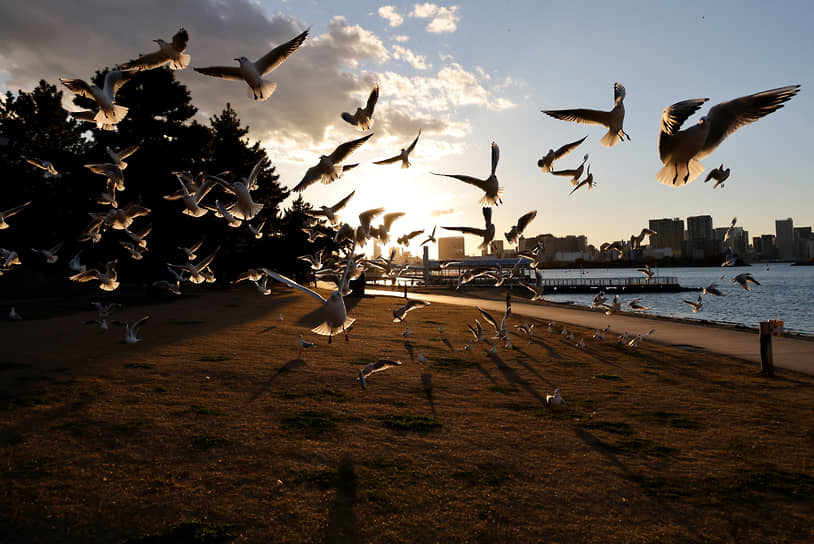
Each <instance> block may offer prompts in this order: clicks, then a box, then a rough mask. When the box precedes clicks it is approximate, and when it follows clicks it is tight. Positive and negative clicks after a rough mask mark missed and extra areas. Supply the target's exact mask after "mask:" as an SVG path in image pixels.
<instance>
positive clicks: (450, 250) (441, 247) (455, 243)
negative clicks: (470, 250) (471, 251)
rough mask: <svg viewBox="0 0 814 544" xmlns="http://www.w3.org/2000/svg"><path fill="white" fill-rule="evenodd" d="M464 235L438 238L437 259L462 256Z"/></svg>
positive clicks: (459, 257) (450, 258)
mask: <svg viewBox="0 0 814 544" xmlns="http://www.w3.org/2000/svg"><path fill="white" fill-rule="evenodd" d="M464 254H465V253H464V237H463V236H451V237H448V238H438V260H439V261H450V260H455V259H463V258H464Z"/></svg>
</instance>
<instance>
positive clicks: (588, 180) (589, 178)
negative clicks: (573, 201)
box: [568, 164, 596, 195]
mask: <svg viewBox="0 0 814 544" xmlns="http://www.w3.org/2000/svg"><path fill="white" fill-rule="evenodd" d="M586 185H587V186H588V190H589V191H590V190H591V189H593V188H594V185H596V182H595V181H594V175H593V174H591V165H590V164H589V165H588V170H587V172H586V176H585V179H583V180H582V181H580V182H579V183H577V184H576V185H575V186H574V188H573V189H571V192H570V193H568V194H569V195H572V194H574V191H577V190H579V189H581V188H582V187H584V186H586Z"/></svg>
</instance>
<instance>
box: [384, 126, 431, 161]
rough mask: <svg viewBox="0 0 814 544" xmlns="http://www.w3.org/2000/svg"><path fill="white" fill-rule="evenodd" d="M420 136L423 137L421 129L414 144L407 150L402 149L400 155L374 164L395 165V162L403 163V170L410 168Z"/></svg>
mask: <svg viewBox="0 0 814 544" xmlns="http://www.w3.org/2000/svg"><path fill="white" fill-rule="evenodd" d="M419 136H421V129H419V130H418V136H416V137H415V140H413V143H411V144H410V145H409V146H407V148H406V149H405V148H402V149H401V151H399V154H398V155H396V156H395V157H390V158H389V159H384V160H381V161H373V164H393V163H394V162H397V161H401V167H402V168H410V160H409V158H410V153H412V151H413V149H415V144H417V143H418V138H419Z"/></svg>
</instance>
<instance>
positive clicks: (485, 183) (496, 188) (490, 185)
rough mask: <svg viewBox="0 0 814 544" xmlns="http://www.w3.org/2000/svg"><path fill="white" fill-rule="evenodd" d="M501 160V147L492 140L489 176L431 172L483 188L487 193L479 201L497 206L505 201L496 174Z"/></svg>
mask: <svg viewBox="0 0 814 544" xmlns="http://www.w3.org/2000/svg"><path fill="white" fill-rule="evenodd" d="M499 160H500V148H499V147H498V145H497V144H496V143H495V142H492V170H491V174H490V175H489V177H488V178H486V179H478V178H473V177H472V176H466V175H463V174H438V173H435V172H430V173H431V174H433V175H436V176H446V177H449V178H455V179H457V180H459V181H463V182H464V183H468V184H470V185H474V186H475V187H477V188H478V189H481V190H482V191H483V192H484V193H485V194H484V195H483V198H481V199H480V201H479V202H480V204H483V205H487V204H488V205H493V206H497V205H499V204H502V203H503V200H502V199H501V198H500V197H501V195H502V194H503V187H500V185H499V184H498V181H497V175H495V171H496V170H497V163H498V161H499Z"/></svg>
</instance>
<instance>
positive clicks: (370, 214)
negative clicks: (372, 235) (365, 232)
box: [359, 208, 384, 225]
mask: <svg viewBox="0 0 814 544" xmlns="http://www.w3.org/2000/svg"><path fill="white" fill-rule="evenodd" d="M381 213H384V208H373V209H370V210H366V211H363V212H362V213H360V214H359V222H360V223H361V224H362V225H370V222H371V221H373V218H374V217H376V216H377V215H379V214H381Z"/></svg>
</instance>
